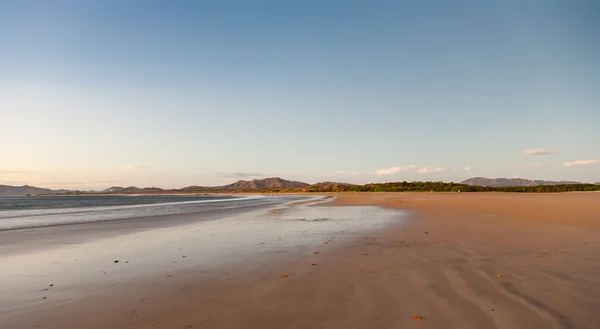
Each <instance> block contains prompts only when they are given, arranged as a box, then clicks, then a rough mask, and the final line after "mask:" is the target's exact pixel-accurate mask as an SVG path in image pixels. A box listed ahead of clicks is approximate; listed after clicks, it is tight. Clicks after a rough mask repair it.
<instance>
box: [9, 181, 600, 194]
mask: <svg viewBox="0 0 600 329" xmlns="http://www.w3.org/2000/svg"><path fill="white" fill-rule="evenodd" d="M461 184H465V185H474V186H491V187H507V186H540V185H561V184H584V183H580V182H573V181H544V180H529V179H523V178H495V179H491V178H484V177H473V178H469V179H467V180H465V181H462V182H461ZM596 184H597V185H600V182H598V183H596ZM353 185H354V184H348V183H339V182H321V183H316V184H313V185H310V184H308V183H304V182H298V181H290V180H285V179H282V178H279V177H272V178H264V179H254V180H251V181H246V180H239V181H237V182H235V183H232V184H228V185H222V186H197V185H192V186H187V187H184V188H181V189H162V188H159V187H144V188H139V187H135V186H129V187H120V186H113V187H110V188H107V189H105V190H102V191H85V192H81V191H73V190H52V189H47V188H40V187H35V186H29V185H23V186H9V185H0V195H27V194H31V195H34V194H73V193H102V194H158V193H195V192H209V191H230V192H236V191H259V190H287V191H294V190H295V191H302V190H304V189H306V188H308V187H310V186H316V187H319V188H321V190H323V188H324V187H330V188H331V190H337V187H338V186H353ZM325 190H327V189H325Z"/></svg>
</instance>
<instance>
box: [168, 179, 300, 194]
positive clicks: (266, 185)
mask: <svg viewBox="0 0 600 329" xmlns="http://www.w3.org/2000/svg"><path fill="white" fill-rule="evenodd" d="M308 186H310V184H307V183H303V182H297V181H289V180H285V179H282V178H279V177H272V178H263V179H253V180H251V181H247V180H239V181H237V182H235V183H232V184H229V185H223V186H195V185H194V186H188V187H184V188H182V189H180V190H176V191H183V192H193V191H253V190H267V189H290V188H291V189H294V188H305V187H308Z"/></svg>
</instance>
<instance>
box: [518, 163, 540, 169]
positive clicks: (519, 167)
mask: <svg viewBox="0 0 600 329" xmlns="http://www.w3.org/2000/svg"><path fill="white" fill-rule="evenodd" d="M537 167H540V164H539V163H537V162H533V163H526V164H521V165H516V166H515V168H516V169H525V168H537Z"/></svg>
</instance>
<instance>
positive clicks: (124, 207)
mask: <svg viewBox="0 0 600 329" xmlns="http://www.w3.org/2000/svg"><path fill="white" fill-rule="evenodd" d="M280 202H282V200H281V198H273V197H263V196H250V197H238V196H230V195H194V196H182V195H155V196H154V195H152V196H108V195H107V196H35V197H0V230H10V229H18V228H33V227H40V226H52V225H61V224H75V223H86V222H97V221H108V220H119V219H130V218H142V217H153V216H164V215H174V214H185V213H196V212H204V211H211V210H219V209H223V210H224V209H235V208H243V207H251V206H260V205H265V206H266V205H272V204H277V203H280Z"/></svg>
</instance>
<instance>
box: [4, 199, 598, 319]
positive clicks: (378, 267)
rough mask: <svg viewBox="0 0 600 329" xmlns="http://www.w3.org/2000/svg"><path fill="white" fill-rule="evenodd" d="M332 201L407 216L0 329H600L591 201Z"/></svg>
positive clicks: (122, 286) (127, 286)
mask: <svg viewBox="0 0 600 329" xmlns="http://www.w3.org/2000/svg"><path fill="white" fill-rule="evenodd" d="M335 204H336V205H381V206H386V207H399V208H402V209H407V210H410V211H411V212H412V215H411V220H410V221H409V222H408V223H407V224H403V225H401V226H398V227H395V228H393V229H390V230H386V231H382V232H378V233H376V234H370V235H368V236H363V237H361V238H359V239H357V241H355V242H353V243H351V244H349V245H344V246H342V247H340V246H336V242H335V241H331V242H330V243H328V244H323V245H322V246H321V247H320V250H319V254H312V255H310V256H305V257H304V259H292V260H290V261H287V262H285V261H283V262H280V263H278V264H267V265H266V266H257V267H255V268H246V269H239V271H237V272H234V273H227V274H225V273H223V275H221V276H216V277H214V278H212V279H210V280H207V279H198V277H197V276H195V275H194V273H190V272H186V273H178V274H177V275H175V276H173V277H171V278H168V279H167V278H165V279H163V280H158V281H153V282H114V283H113V284H111V286H110V287H103V289H102V291H101V292H100V293H97V294H94V295H92V296H90V297H88V298H84V299H83V300H79V301H77V302H71V303H68V302H67V303H62V304H58V305H57V304H52V303H51V302H49V303H48V304H47V306H45V307H43V308H41V309H38V310H36V311H35V313H34V314H22V315H18V316H14V317H12V318H8V319H6V322H5V323H4V324H2V323H0V327H1V328H3V329H4V328H11V329H12V328H89V329H95V328H169V329H179V328H181V329H183V328H278V329H280V328H311V329H314V328H461V329H463V328H511V329H512V328H600V312H599V310H600V193H564V194H509V193H505V194H500V193H477V194H469V193H463V194H462V195H460V196H458V195H457V194H445V193H440V194H438V193H433V194H430V193H381V194H377V193H369V194H341V195H340V198H339V200H337V201H336V202H335ZM312 264H316V265H314V266H313V265H312ZM283 274H285V275H287V277H282V275H283ZM3 284H4V283H3Z"/></svg>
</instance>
